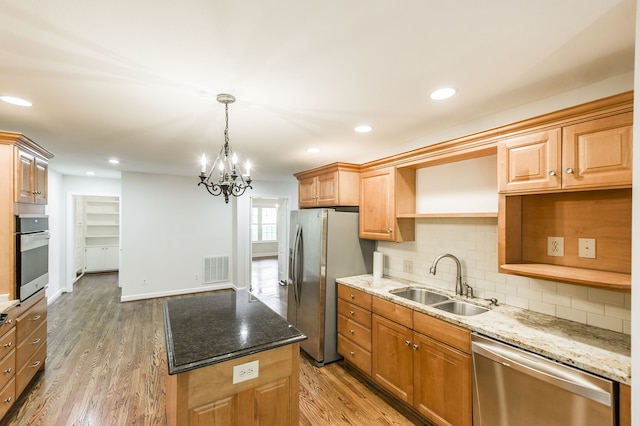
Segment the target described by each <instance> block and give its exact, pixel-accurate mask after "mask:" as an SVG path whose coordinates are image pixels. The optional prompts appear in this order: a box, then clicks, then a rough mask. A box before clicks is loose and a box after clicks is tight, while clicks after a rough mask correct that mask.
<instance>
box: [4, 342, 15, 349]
mask: <svg viewBox="0 0 640 426" xmlns="http://www.w3.org/2000/svg"><path fill="white" fill-rule="evenodd" d="M11 346H13V342H9V343H5V344H4V347H5V348H10V347H11Z"/></svg>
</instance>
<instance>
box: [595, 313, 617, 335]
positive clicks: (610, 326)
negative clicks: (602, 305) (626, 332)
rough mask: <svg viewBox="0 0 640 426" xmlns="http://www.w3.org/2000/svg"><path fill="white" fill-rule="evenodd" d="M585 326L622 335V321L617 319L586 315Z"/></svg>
mask: <svg viewBox="0 0 640 426" xmlns="http://www.w3.org/2000/svg"><path fill="white" fill-rule="evenodd" d="M587 324H588V325H592V326H594V327H600V328H605V329H607V330H612V331H617V332H619V333H622V330H623V327H622V320H621V319H618V318H612V317H605V316H604V315H598V314H594V313H588V314H587Z"/></svg>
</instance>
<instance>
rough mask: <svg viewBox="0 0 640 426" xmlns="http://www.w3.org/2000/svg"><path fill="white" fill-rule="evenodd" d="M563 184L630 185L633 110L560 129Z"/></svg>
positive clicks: (568, 187) (586, 186)
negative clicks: (561, 134) (561, 133)
mask: <svg viewBox="0 0 640 426" xmlns="http://www.w3.org/2000/svg"><path fill="white" fill-rule="evenodd" d="M562 131H563V136H562V163H563V165H562V175H563V181H564V182H563V187H564V188H566V189H574V188H598V187H608V186H631V180H632V163H633V155H632V152H633V151H632V148H633V146H632V145H633V138H632V135H633V113H631V112H629V113H625V114H619V115H614V116H612V117H606V118H601V119H598V120H592V121H587V122H584V123H580V124H576V125H573V126H567V127H564V128H563V130H562Z"/></svg>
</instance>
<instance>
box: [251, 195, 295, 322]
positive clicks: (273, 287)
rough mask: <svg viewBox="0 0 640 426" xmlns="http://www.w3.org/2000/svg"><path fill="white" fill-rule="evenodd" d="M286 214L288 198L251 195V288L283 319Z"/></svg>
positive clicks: (285, 309) (286, 232) (285, 267)
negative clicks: (253, 196) (255, 196)
mask: <svg viewBox="0 0 640 426" xmlns="http://www.w3.org/2000/svg"><path fill="white" fill-rule="evenodd" d="M288 214H289V203H288V199H287V198H275V197H274V198H269V197H260V198H251V285H250V291H251V293H253V294H254V295H256V297H258V298H259V299H260V300H261V301H262V302H263V303H264V304H266V305H267V306H269V307H270V308H271V309H272V310H274V311H275V312H277V313H278V314H280V315H281V316H282V317H285V318H286V316H287V286H286V283H287V261H288V259H287V245H288V244H287V239H288V232H289V229H288V228H289V222H288Z"/></svg>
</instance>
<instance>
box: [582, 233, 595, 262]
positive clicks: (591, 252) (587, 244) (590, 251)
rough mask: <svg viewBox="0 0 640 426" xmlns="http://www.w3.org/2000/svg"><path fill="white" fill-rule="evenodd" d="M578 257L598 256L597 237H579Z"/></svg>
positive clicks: (590, 257) (593, 257)
mask: <svg viewBox="0 0 640 426" xmlns="http://www.w3.org/2000/svg"><path fill="white" fill-rule="evenodd" d="M578 257H584V258H587V259H595V258H596V239H595V238H578Z"/></svg>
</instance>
